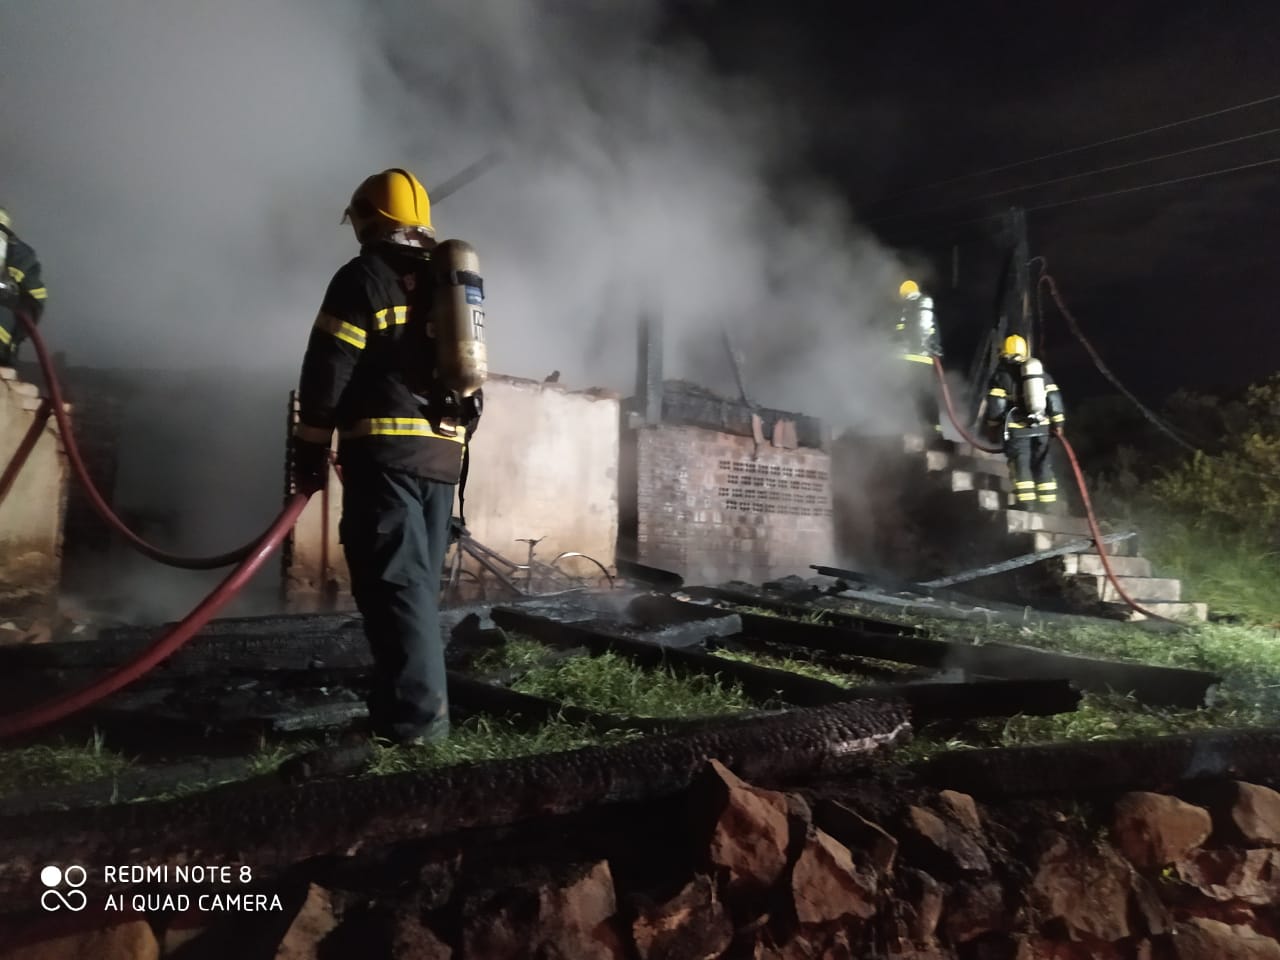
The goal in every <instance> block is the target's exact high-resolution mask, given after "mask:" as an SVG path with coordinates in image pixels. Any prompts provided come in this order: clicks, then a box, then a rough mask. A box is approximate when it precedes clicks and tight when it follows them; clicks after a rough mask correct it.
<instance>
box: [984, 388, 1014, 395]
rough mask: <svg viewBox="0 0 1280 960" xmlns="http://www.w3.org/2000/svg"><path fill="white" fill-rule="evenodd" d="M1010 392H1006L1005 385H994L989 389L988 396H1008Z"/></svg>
mask: <svg viewBox="0 0 1280 960" xmlns="http://www.w3.org/2000/svg"><path fill="white" fill-rule="evenodd" d="M1008 395H1009V394H1008V393H1006V392H1005V389H1004V387H992V388H991V389H990V390H988V391H987V396H988V397H1007V396H1008Z"/></svg>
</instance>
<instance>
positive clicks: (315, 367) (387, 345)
mask: <svg viewBox="0 0 1280 960" xmlns="http://www.w3.org/2000/svg"><path fill="white" fill-rule="evenodd" d="M427 263H428V254H427V253H426V252H425V251H422V250H417V249H414V248H411V247H403V246H394V245H392V244H387V243H379V244H370V245H366V246H365V247H363V248H362V249H361V251H360V255H359V256H358V257H356V258H355V259H353V260H351V261H350V262H349V263H347V264H346V265H345V266H343V267H342V268H341V269H340V270H339V271H338V272H337V274H335V275H334V277H333V280H331V281H330V283H329V289H328V291H327V292H326V293H325V297H324V302H323V304H322V305H321V307H320V313H319V315H318V316H317V317H316V322H315V327H314V328H313V329H312V331H311V338H310V340H309V341H308V343H307V352H306V355H305V356H304V358H303V361H302V376H301V382H300V385H299V389H298V405H299V411H298V419H299V423H298V426H297V428H296V429H295V436H296V437H297V438H298V439H300V440H304V441H308V442H311V443H324V444H327V443H329V442H330V440H331V438H332V435H333V430H334V428H337V430H338V436H339V447H338V462H339V463H340V464H342V465H344V466H346V465H353V466H359V465H372V466H375V467H378V468H381V469H390V470H401V471H404V472H406V473H410V474H412V475H414V476H418V477H423V478H425V479H428V480H437V481H441V482H443V483H457V482H458V479H459V476H460V474H461V470H462V459H463V453H464V451H465V449H466V444H467V441H468V439H469V437H470V436H471V435H472V434H474V432H475V429H476V426H477V425H478V423H479V420H480V412H481V404H482V402H483V400H482V397H481V395H480V394H479V393H477V394H476V395H475V396H473V397H471V398H468V399H465V400H460V399H459V398H458V397H457V396H456V394H454V393H452V392H451V391H448V390H445V389H443V388H442V387H440V386H439V385H438V384H437V383H436V381H435V368H436V345H435V341H434V339H433V338H432V336H431V335H430V332H429V331H428V328H427V316H428V311H429V309H430V306H431V284H430V282H429V281H428V272H427Z"/></svg>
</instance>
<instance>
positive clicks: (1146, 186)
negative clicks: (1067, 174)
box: [929, 157, 1280, 231]
mask: <svg viewBox="0 0 1280 960" xmlns="http://www.w3.org/2000/svg"><path fill="white" fill-rule="evenodd" d="M1276 163H1280V157H1271V158H1269V159H1267V160H1258V161H1256V162H1254V163H1243V164H1240V165H1239V166H1235V167H1223V168H1221V169H1218V170H1208V171H1206V172H1204V173H1195V174H1191V175H1190V176H1186V177H1174V178H1172V179H1169V180H1156V181H1152V182H1150V183H1143V184H1138V185H1137V186H1133V187H1125V188H1123V189H1121V190H1108V191H1106V192H1103V193H1091V194H1089V195H1088V196H1084V197H1073V198H1072V199H1070V200H1059V201H1055V202H1052V203H1041V204H1037V205H1036V206H1033V207H1023V208H1022V211H1023V212H1024V213H1035V212H1037V211H1039V210H1053V209H1056V208H1057V207H1069V206H1071V205H1072V204H1074V203H1085V202H1086V201H1089V200H1103V199H1106V198H1107V197H1118V196H1121V195H1123V194H1129V193H1139V192H1141V191H1143V190H1154V189H1156V188H1157V187H1168V186H1174V185H1176V184H1179V183H1189V182H1191V181H1193V180H1205V179H1208V178H1209V177H1218V176H1224V175H1226V174H1228V173H1237V172H1239V171H1241V170H1253V169H1257V168H1259V167H1269V166H1271V165H1272V164H1276ZM1004 215H1005V214H1004V213H987V214H983V215H982V216H979V217H970V218H969V219H967V220H954V221H952V222H951V223H945V224H937V225H935V224H930V225H929V226H930V229H931V230H934V231H939V230H953V229H955V228H957V227H965V226H968V225H970V224H973V223H986V222H988V221H990V220H999V219H1001V218H1002V217H1004Z"/></svg>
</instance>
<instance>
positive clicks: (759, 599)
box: [684, 587, 923, 637]
mask: <svg viewBox="0 0 1280 960" xmlns="http://www.w3.org/2000/svg"><path fill="white" fill-rule="evenodd" d="M684 592H685V593H687V594H688V595H689V596H691V597H693V598H695V599H701V598H705V599H708V600H719V601H722V602H724V603H733V604H738V605H739V606H744V607H759V608H760V609H762V610H772V611H773V612H774V613H778V614H781V615H782V616H784V617H812V616H814V615H816V614H819V613H820V614H822V616H823V618H824V619H825V620H826V621H827V622H828V623H833V624H839V625H840V626H844V627H847V628H849V629H852V630H861V631H865V632H867V633H873V634H884V635H885V636H891V637H900V636H923V631H921V630H919V629H917V628H915V627H909V626H904V625H903V624H900V623H895V622H894V621H892V620H885V619H880V618H877V617H868V616H863V615H860V614H855V613H846V612H844V611H843V610H832V609H830V608H828V607H819V606H814V605H813V604H810V603H807V602H804V601H805V600H809V599H816V598H818V597H820V596H821V595H822V594H821V593H820V592H819V591H818V590H816V589H810V590H806V591H804V593H803V594H802V595H796V594H792V595H789V596H786V597H782V598H778V597H770V596H766V595H763V594H759V593H753V592H750V591H747V590H735V589H732V588H729V587H686V588H685V589H684ZM801 597H803V599H801Z"/></svg>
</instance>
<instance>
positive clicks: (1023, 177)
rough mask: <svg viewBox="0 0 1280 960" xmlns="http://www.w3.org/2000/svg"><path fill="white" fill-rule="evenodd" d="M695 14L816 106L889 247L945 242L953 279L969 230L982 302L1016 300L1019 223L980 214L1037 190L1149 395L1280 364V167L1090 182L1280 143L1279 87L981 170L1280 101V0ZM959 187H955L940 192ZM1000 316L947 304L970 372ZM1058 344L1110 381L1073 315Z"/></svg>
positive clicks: (1090, 312)
mask: <svg viewBox="0 0 1280 960" xmlns="http://www.w3.org/2000/svg"><path fill="white" fill-rule="evenodd" d="M678 10H679V14H678V16H679V17H680V20H681V24H682V29H683V30H687V31H690V32H692V33H693V34H694V35H695V36H698V37H699V38H700V39H702V40H704V41H705V42H707V43H708V44H709V46H710V48H711V50H712V52H713V57H714V59H715V61H716V63H717V65H718V66H719V67H720V68H721V69H723V70H726V71H729V72H735V73H742V74H744V75H748V76H752V77H756V78H761V79H763V80H764V81H765V82H767V83H768V85H769V86H770V87H773V88H774V89H776V90H778V91H780V92H782V93H783V95H784V96H786V97H787V98H788V99H790V100H791V101H792V102H793V103H794V105H795V109H796V111H797V112H798V113H799V114H801V115H803V116H804V117H805V119H806V120H807V121H808V122H807V124H806V126H807V129H808V130H809V131H811V134H810V136H809V139H808V140H807V142H798V143H797V148H798V151H799V153H801V154H802V155H803V158H804V160H803V162H804V164H805V165H806V166H808V167H810V168H816V169H817V170H819V171H821V173H822V175H824V176H825V177H828V178H830V179H831V180H832V181H833V182H836V183H838V184H839V185H840V187H841V188H842V189H843V190H844V191H845V192H846V193H847V195H848V196H849V197H850V199H851V200H852V201H853V203H854V204H855V208H856V209H857V210H858V212H859V214H860V216H861V217H862V218H863V220H864V221H865V222H867V223H870V224H872V225H873V229H874V230H875V231H876V233H877V234H878V235H879V236H880V237H881V238H882V239H884V240H885V241H886V242H888V243H890V244H891V245H893V246H895V247H897V248H899V249H905V250H908V251H914V252H916V253H919V254H920V255H922V256H923V257H926V258H932V261H933V262H934V263H935V264H936V266H937V268H938V271H939V279H938V283H939V285H940V286H946V285H948V284H950V282H951V279H952V276H951V263H950V252H951V247H952V244H953V243H959V244H960V277H961V287H962V288H967V289H968V292H969V294H970V300H969V302H973V301H974V299H975V298H976V299H977V300H978V301H981V300H982V298H984V297H985V298H988V299H990V298H992V297H993V296H994V289H995V275H994V273H993V272H992V271H993V269H994V268H993V266H992V263H991V262H990V258H989V257H988V258H987V259H986V260H984V258H983V257H982V255H981V253H980V251H981V250H982V248H983V246H984V244H986V245H987V247H988V248H990V246H991V240H990V238H992V237H994V236H995V234H996V230H997V229H998V222H997V221H995V220H991V219H986V220H983V219H982V218H984V217H989V215H992V214H996V215H998V214H999V213H1000V212H1001V211H1003V210H1005V209H1006V208H1007V207H1009V206H1010V205H1013V204H1019V205H1021V206H1023V207H1025V208H1026V209H1028V211H1029V213H1028V220H1029V232H1030V240H1031V252H1032V254H1033V255H1035V254H1038V255H1041V256H1044V257H1046V258H1047V260H1048V263H1049V269H1050V272H1051V273H1052V274H1053V275H1054V276H1055V277H1056V278H1057V280H1058V282H1059V285H1060V287H1061V289H1062V291H1063V294H1064V296H1065V297H1066V299H1067V302H1068V305H1069V306H1070V307H1071V308H1072V309H1073V311H1074V312H1075V314H1076V315H1077V317H1078V318H1079V320H1080V322H1081V325H1082V327H1083V329H1084V330H1085V332H1086V334H1088V335H1090V336H1091V337H1092V338H1093V339H1094V341H1095V343H1096V345H1097V346H1098V348H1099V349H1100V351H1101V352H1102V354H1103V356H1104V358H1105V359H1106V361H1107V362H1108V364H1109V365H1110V366H1111V368H1112V369H1113V370H1114V371H1115V373H1116V374H1117V375H1118V376H1119V377H1120V378H1121V379H1122V380H1123V381H1125V382H1126V383H1127V384H1128V385H1129V386H1130V387H1131V388H1132V389H1134V390H1135V391H1136V392H1138V393H1139V394H1140V395H1142V396H1143V397H1144V398H1146V399H1149V400H1158V399H1159V398H1160V397H1161V396H1163V395H1165V394H1167V393H1168V392H1170V391H1172V390H1174V389H1176V388H1178V387H1188V388H1192V389H1203V390H1230V389H1236V388H1239V387H1242V386H1244V385H1245V384H1247V383H1249V382H1251V381H1256V380H1259V379H1262V378H1265V377H1267V376H1268V375H1270V374H1271V373H1273V372H1275V371H1276V370H1277V368H1280V310H1278V309H1277V302H1276V301H1277V296H1278V295H1280V290H1278V289H1277V285H1276V283H1275V282H1274V279H1275V278H1276V277H1277V274H1278V273H1280V271H1278V270H1277V263H1278V261H1280V213H1278V212H1277V211H1278V209H1280V163H1275V164H1271V165H1267V166H1261V167H1258V168H1256V169H1252V170H1244V171H1239V172H1234V173H1227V174H1223V175H1220V176H1211V177H1207V178H1204V179H1197V180H1191V181H1187V182H1183V183H1178V184H1173V185H1169V186H1165V187H1159V188H1154V189H1143V190H1137V191H1133V192H1130V193H1125V194H1121V195H1117V196H1110V197H1104V198H1098V199H1093V200H1082V199H1081V198H1086V197H1089V196H1092V195H1094V194H1100V193H1109V192H1111V191H1121V190H1125V189H1127V188H1132V187H1140V186H1143V185H1145V184H1151V183H1155V182H1158V181H1163V180H1170V179H1176V178H1182V177H1191V176H1195V175H1199V174H1205V173H1210V172H1212V171H1218V170H1223V169H1225V168H1230V167H1238V166H1242V165H1245V164H1250V163H1257V162H1260V161H1268V160H1271V159H1273V158H1280V99H1273V100H1270V101H1269V102H1266V103H1262V104H1258V105H1256V106H1252V107H1249V108H1247V109H1240V110H1234V111H1231V112H1228V113H1223V114H1221V115H1219V116H1215V117H1211V118H1207V119H1203V120H1200V121H1197V122H1195V123H1188V124H1184V125H1179V126H1176V127H1173V128H1171V129H1167V130H1164V131H1161V132H1157V133H1153V134H1149V135H1145V136H1140V137H1133V138H1130V139H1125V140H1122V141H1120V142H1116V143H1111V144H1107V145H1104V146H1099V147H1096V148H1094V149H1088V150H1080V151H1075V152H1072V153H1068V154H1066V155H1064V156H1059V157H1056V158H1053V159H1049V160H1044V161H1041V162H1036V163H1029V164H1022V165H1019V166H1017V167H1015V168H1012V169H1007V170H1004V171H1000V172H996V173H992V174H989V175H983V176H970V174H973V173H976V172H980V171H988V170H991V169H992V168H996V167H1002V166H1005V165H1009V164H1018V163H1019V162H1020V161H1023V160H1027V159H1031V158H1036V157H1041V156H1044V155H1047V154H1054V153H1059V152H1061V151H1065V150H1070V149H1071V148H1074V147H1078V146H1082V145H1087V144H1093V143H1097V142H1098V141H1103V140H1108V139H1111V138H1116V137H1125V136H1127V135H1129V134H1132V133H1135V132H1138V131H1141V130H1146V129H1149V128H1152V127H1156V126H1160V125H1164V124H1171V123H1175V122H1177V121H1181V120H1184V119H1187V118H1191V117H1194V116H1197V115H1200V114H1206V113H1210V112H1216V111H1222V110H1224V109H1226V108H1229V107H1234V106H1236V105H1239V104H1244V103H1247V102H1250V101H1255V100H1259V99H1262V98H1266V97H1273V96H1276V95H1280V3H1274V2H1272V3H1266V2H1238V0H1236V2H1231V3H1221V4H1213V3H1202V2H1196V3H1156V2H1147V0H1142V2H1133V0H1129V2H1126V3H1122V4H1108V5H1106V6H1105V7H1103V6H1102V5H1095V4H1081V3H1049V4H1013V3H998V2H991V0H982V2H967V3H937V4H874V5H872V4H834V3H821V2H817V0H792V2H790V3H786V4H778V3H766V2H761V0H734V2H732V3H729V2H722V3H710V2H692V3H683V4H679V5H678ZM836 10H839V11H840V12H839V13H833V11H836ZM1273 130H1274V131H1275V132H1272V133H1267V134H1265V135H1262V136H1255V134H1260V133H1263V132H1264V131H1273ZM1241 137H1248V138H1249V139H1244V140H1239V141H1238V142H1234V143H1229V144H1224V145H1221V146H1217V147H1213V148H1211V149H1203V150H1196V151H1194V152H1190V153H1185V154H1183V155H1181V156H1177V157H1170V158H1166V159H1163V160H1159V161H1155V162H1149V163H1148V162H1143V163H1138V164H1136V165H1134V166H1130V167H1126V168H1125V169H1121V170H1114V171H1111V172H1107V173H1102V174H1098V175H1092V176H1079V177H1077V176H1075V175H1077V174H1082V173H1088V172H1090V171H1095V170H1098V169H1099V168H1103V167H1112V166H1116V165H1120V164H1127V163H1130V162H1132V161H1142V160H1145V159H1147V158H1151V157H1155V156H1157V155H1160V154H1166V153H1171V152H1174V151H1185V150H1188V149H1189V148H1193V147H1200V146H1203V145H1208V144H1213V143H1217V142H1218V141H1223V140H1228V139H1234V138H1241ZM1064 177H1070V178H1071V179H1068V180H1065V181H1063V182H1059V183H1056V184H1050V185H1046V186H1041V187H1037V188H1035V189H1023V188H1025V187H1028V186H1029V185H1035V184H1040V183H1042V182H1043V181H1047V180H1053V179H1057V178H1064ZM956 178H961V179H956ZM940 181H952V182H949V183H942V184H940V185H938V186H934V187H931V188H928V189H918V188H920V187H922V186H928V185H932V184H939V182H940ZM991 194H1000V195H999V196H991ZM1071 201H1076V202H1071ZM1054 204H1063V205H1061V206H1054V207H1052V208H1050V209H1043V210H1036V209H1035V208H1036V207H1039V206H1047V205H1054ZM975 220H976V222H974V221H975ZM984 238H985V239H984ZM940 292H941V296H940V300H942V301H944V302H945V301H946V300H947V299H948V297H949V296H950V298H951V300H952V302H958V301H956V300H955V296H956V295H955V294H950V295H949V294H948V293H947V291H945V290H943V291H940ZM960 309H961V308H958V307H957V308H955V310H956V311H958V310H960ZM963 312H964V313H966V314H972V313H974V312H976V308H964V309H963ZM989 320H990V317H989V316H972V315H966V316H956V315H955V311H953V313H952V314H951V315H950V316H944V317H943V318H942V321H943V323H944V326H945V325H948V324H949V325H950V329H949V330H948V331H947V332H944V338H945V340H946V342H947V344H948V345H959V347H960V349H959V350H958V351H953V352H952V359H953V362H954V363H955V365H956V366H958V367H967V365H968V362H969V359H970V356H971V351H970V350H969V342H970V341H971V339H972V338H971V337H969V336H967V334H968V333H970V332H971V331H973V330H974V329H977V328H981V327H982V326H983V325H985V324H987V323H988V322H989ZM958 327H959V328H963V329H962V330H959V329H957V328H958ZM1045 355H1046V359H1047V360H1048V361H1049V363H1050V367H1051V369H1053V370H1054V371H1055V373H1056V375H1057V377H1058V379H1059V380H1060V381H1062V382H1063V384H1064V390H1070V391H1071V392H1072V394H1073V395H1074V396H1076V397H1082V396H1089V395H1094V394H1097V393H1103V392H1107V390H1108V389H1109V388H1108V387H1107V385H1106V383H1105V381H1103V380H1102V379H1101V377H1099V376H1098V375H1097V374H1096V373H1094V372H1093V368H1092V367H1091V365H1090V364H1089V362H1088V361H1087V359H1086V358H1085V356H1084V354H1083V351H1081V350H1080V349H1079V348H1078V347H1077V346H1076V344H1075V342H1074V340H1072V339H1071V336H1070V334H1069V332H1068V331H1067V329H1066V327H1065V325H1064V324H1063V323H1062V322H1061V321H1059V320H1057V319H1056V318H1054V316H1053V315H1052V313H1050V314H1049V319H1048V327H1047V333H1046V343H1045Z"/></svg>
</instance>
